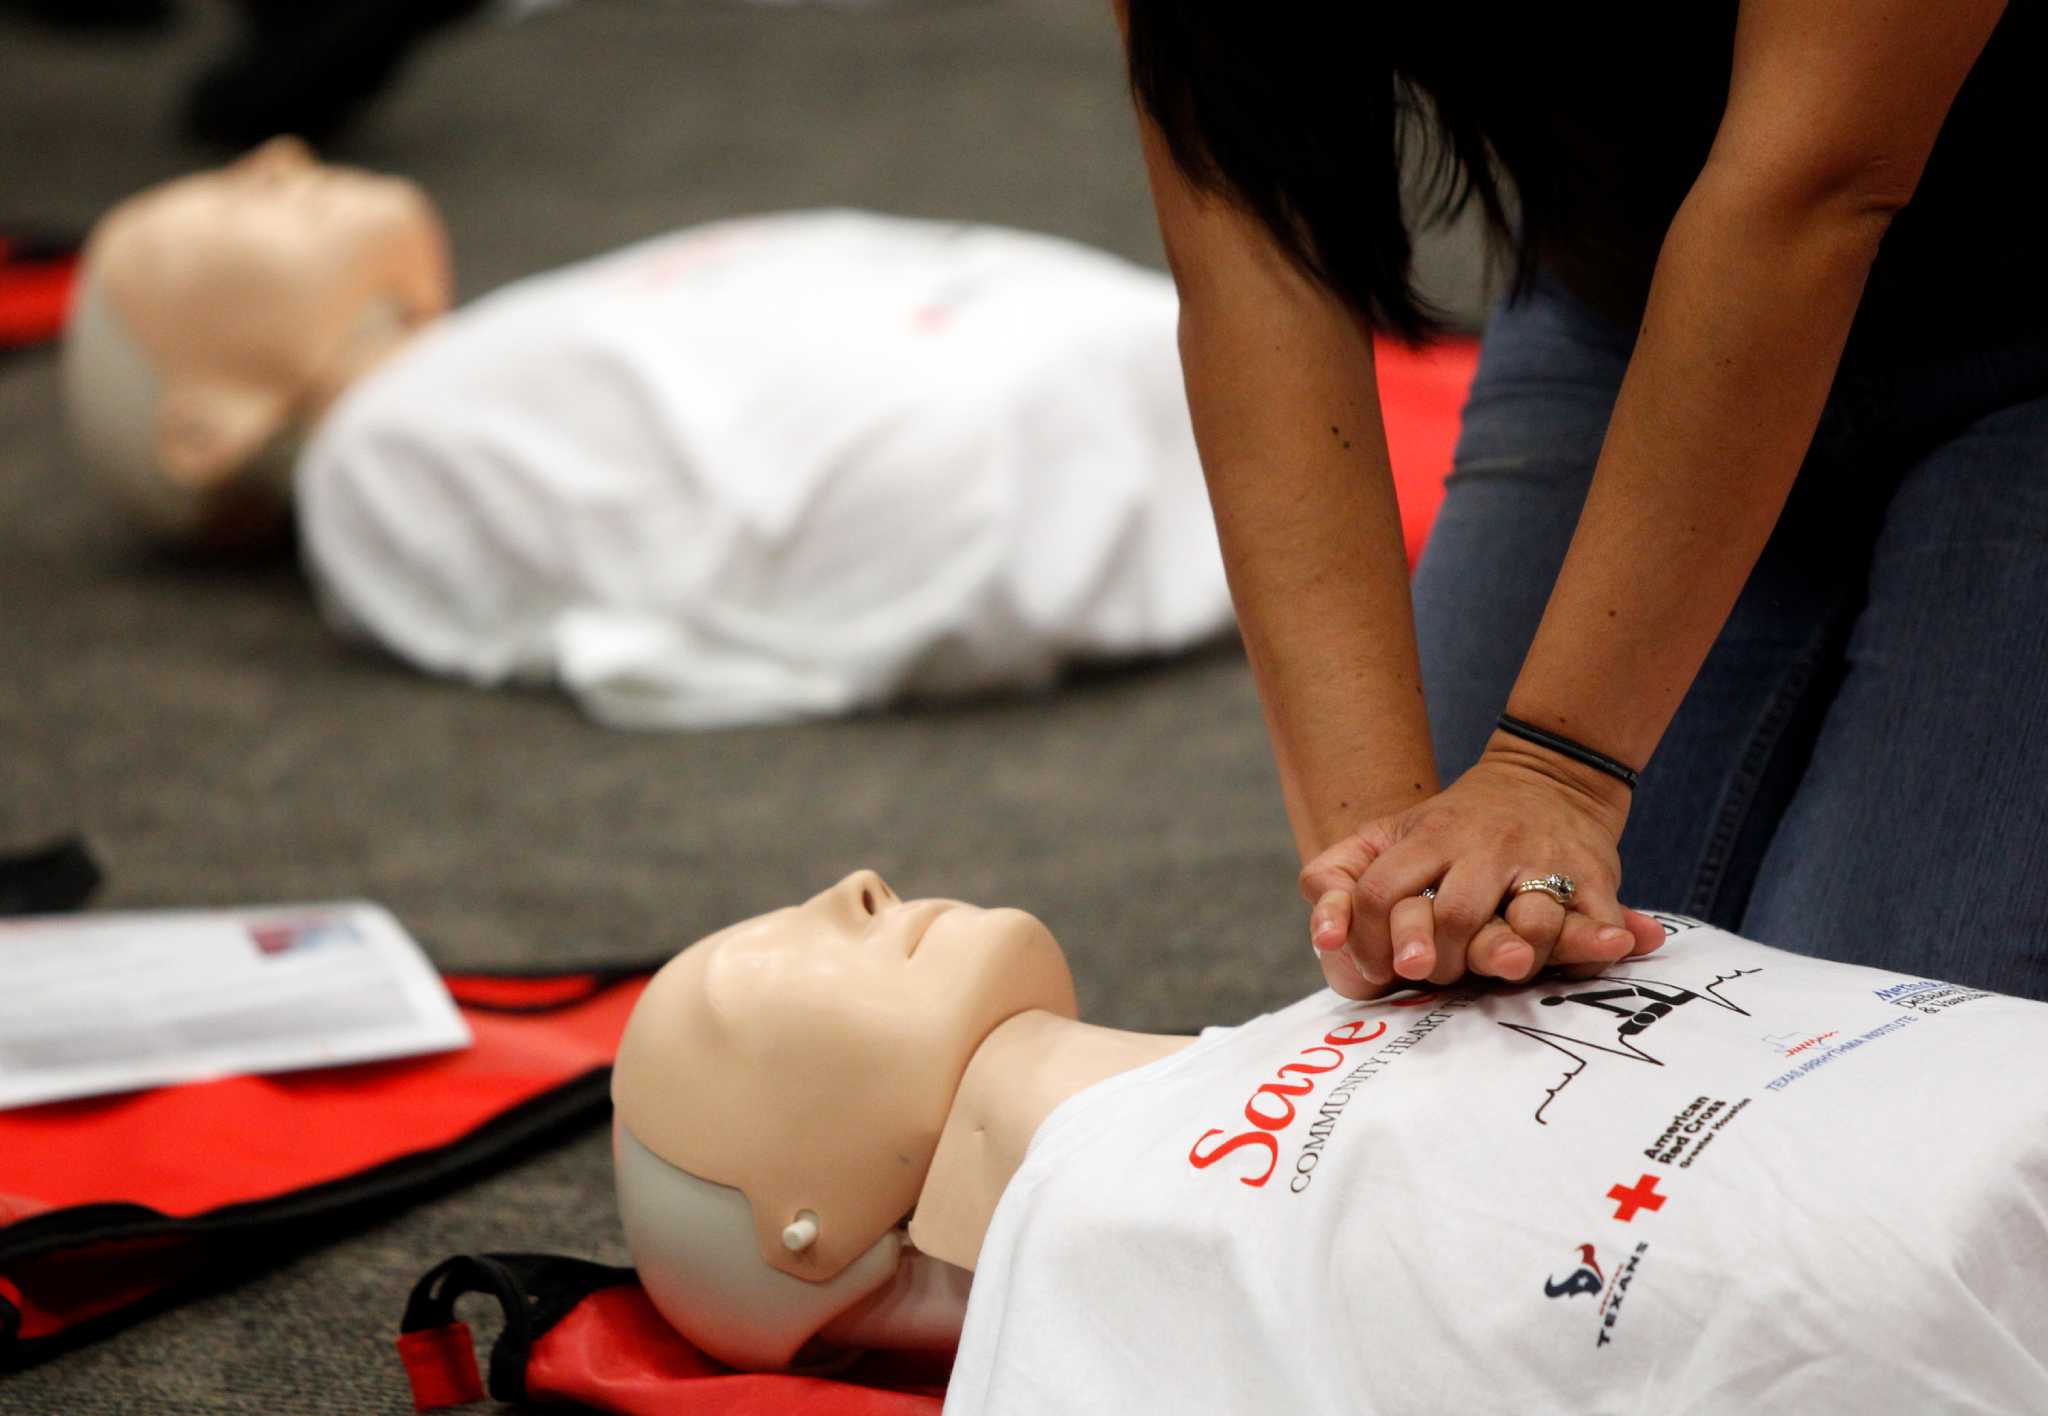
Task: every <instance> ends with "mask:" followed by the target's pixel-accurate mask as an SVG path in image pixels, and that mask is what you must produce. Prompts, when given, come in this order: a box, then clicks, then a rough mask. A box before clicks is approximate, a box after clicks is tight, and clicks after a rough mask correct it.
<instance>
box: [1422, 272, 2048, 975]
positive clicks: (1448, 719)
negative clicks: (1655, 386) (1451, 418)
mask: <svg viewBox="0 0 2048 1416" xmlns="http://www.w3.org/2000/svg"><path fill="white" fill-rule="evenodd" d="M1632 339H1633V334H1632V332H1631V331H1628V330H1625V329H1620V328H1617V327H1616V326H1614V325H1612V324H1609V323H1607V322H1605V321H1603V320H1602V319H1601V318H1599V317H1598V316H1596V315H1594V314H1593V313H1592V312H1591V311H1590V310H1587V309H1586V308H1585V307H1583V306H1582V305H1580V304H1579V303H1578V302H1577V301H1576V300H1574V299H1573V298H1572V297H1571V296H1570V295H1568V294H1566V293H1565V292H1563V291H1561V290H1559V289H1557V288H1556V287H1554V286H1552V285H1549V284H1547V283H1539V284H1538V286H1537V288H1536V289H1535V290H1534V291H1532V292H1531V293H1530V294H1528V295H1526V296H1524V297H1523V298H1522V299H1520V300H1517V301H1515V302H1513V303H1511V304H1508V305H1505V306H1503V307H1502V308H1501V309H1500V310H1499V311H1497V312H1496V313H1495V315H1494V317H1493V319H1492V321H1491V323H1490V324H1489V325H1488V327H1487V331H1486V338H1485V342H1484V344H1483V346H1482V349H1481V354H1480V361H1479V373H1478V376H1477V378H1476V379H1475V381H1474V383H1473V386H1472V392H1471V397H1470V400H1469V402H1468V403H1467V405H1466V408H1465V420H1464V429H1463V432H1462V433H1461V435H1460V437H1459V440H1458V450H1457V458H1456V463H1455V467H1454V470H1453V473H1452V476H1451V479H1450V482H1449V484H1448V487H1447V489H1446V493H1445V498H1444V504H1443V509H1442V511H1441V513H1440V514H1439V516H1438V519H1437V522H1436V526H1435V529H1434V531H1433V532H1432V534H1431V536H1430V540H1429V545H1428V548H1427V550H1426V551H1425V553H1424V555H1423V557H1422V563H1421V565H1420V566H1419V567H1418V569H1417V572H1416V577H1415V587H1414V589H1415V613H1416V627H1417V631H1418V633H1419V635H1420V639H1421V648H1422V675H1423V684H1424V688H1425V691H1426V693H1427V695H1428V702H1429V707H1430V718H1431V729H1432V732H1433V735H1434V739H1435V748H1436V757H1437V763H1438V765H1439V767H1440V768H1441V770H1442V772H1443V773H1444V779H1445V781H1446V782H1448V781H1449V780H1451V779H1452V778H1453V777H1455V776H1456V775H1457V774H1458V773H1460V772H1462V771H1463V770H1464V769H1465V768H1466V767H1468V766H1470V765H1471V764H1472V762H1473V761H1474V760H1475V759H1476V758H1477V757H1478V755H1479V752H1480V750H1481V748H1482V747H1483V746H1484V744H1485V742H1486V738H1487V736H1488V734H1489V732H1490V731H1491V729H1492V725H1493V720H1494V718H1495V716H1496V715H1497V714H1499V712H1500V711H1501V709H1502V707H1503V705H1504V704H1505V703H1506V701H1507V696H1508V692H1509V690H1510V688H1511V687H1512V685H1513V683H1514V680H1515V676H1516V675H1517V673H1518V672H1519V671H1520V668H1521V662H1522V658H1523V656H1524V655H1525V654H1526V653H1527V651H1528V646H1529V642H1530V640H1531V638H1532V637H1533V635H1534V633H1535V630H1536V625H1537V622H1538V620H1539V619H1540V618H1541V617H1542V614H1543V607H1544V603H1545V601H1546V599H1547V598H1548V596H1549V594H1550V589H1551V585H1552V583H1553V581H1554V580H1555V579H1556V576H1557V571H1558V568H1559V566H1560V565H1561V564H1562V563H1563V560H1564V554H1565V548H1566V546H1567V544H1568V543H1569V542H1570V540H1571V535H1572V531H1573V528H1574V526H1575V525H1576V523H1577V520H1578V514H1579V510H1580V507H1581V505H1582V504H1583V502H1584V500H1585V495H1586V489H1587V487H1588V485H1589V483H1590V482H1591V479H1592V473H1593V464H1594V461H1595V459H1596V457H1597V456H1598V454H1599V450H1600V442H1601V438H1602V436H1603V434H1604V433H1605V430H1606V426H1607V419H1608V415H1609V413H1610V412H1611V411H1612V409H1613V407H1614V399H1615V395H1616V392H1617V391H1618V389H1619V387H1620V383H1621V377H1622V372H1623V370H1624V368H1625V367H1626V364H1627V360H1628V355H1629V350H1630V347H1631V343H1632ZM1648 549H1649V550H1650V551H1651V552H1652V553H1653V554H1654V551H1655V547H1654V546H1652V547H1650V548H1648ZM1666 573H1668V574H1672V575H1679V576H1682V575H1684V574H1685V573H1686V571H1685V567H1684V566H1682V565H1672V566H1669V567H1668V568H1667V571H1666ZM1594 746H1599V744H1597V743H1595V744H1594ZM1621 861H1622V897H1623V898H1624V899H1625V900H1627V901H1629V902H1630V903H1632V904H1635V905H1638V906H1641V907H1645V908H1658V909H1671V910H1676V911H1678V912H1680V913H1684V914H1690V915H1694V916H1697V917H1700V918H1703V919H1706V920H1709V921H1711V922H1712V923H1715V924H1718V925H1721V926H1723V927H1724V928H1728V929H1731V930H1735V931H1738V932H1740V933H1742V934H1745V935H1747V936H1749V937H1751V938H1755V939H1760V940H1763V941H1765V942H1767V943H1771V944H1776V945H1779V946H1781V947H1783V948H1787V949H1792V950H1797V951H1798V952H1801V953H1806V954H1816V955H1820V956H1822V957H1825V958H1833V959H1844V960H1849V961H1852V962H1855V963H1861V964H1870V965H1874V966H1877V967H1881V968H1886V969H1892V970H1896V971H1899V972H1902V973H1912V974H1922V975H1927V976H1930V977H1937V978H1944V979H1949V980H1952V981H1955V982H1959V983H1970V984H1976V985H1979V986H1982V987H1987V988H1995V989H1999V990H2003V991H2005V992H2010V993H2018V994H2023V995H2026V996H2029V997H2034V998H2048V335H2044V336H2042V337H2040V338H2037V339H2034V340H2031V341H2029V342H2027V343H2026V344H2024V345H2015V346H2012V347H2006V348H1999V349H1985V350H1974V351H1963V352H1957V351H1944V352H1942V353H1940V354H1939V355H1930V356H1928V357H1926V358H1925V359H1924V360H1923V361H1921V362H1917V363H1915V362H1912V361H1910V360H1902V359H1899V358H1896V357H1895V358H1891V359H1882V360H1880V359H1876V358H1867V357H1864V356H1862V355H1860V354H1859V353H1858V352H1857V351H1856V350H1855V349H1854V348H1853V347H1852V350H1851V352H1850V354H1849V355H1848V356H1847V357H1846V358H1845V359H1844V362H1843V367H1842V372H1841V374H1840V376H1839V377H1838V378H1837V379H1836V381H1835V387H1834V390H1833V393H1832V395H1831V396H1830V398H1829V401H1828V405H1827V409H1826V411H1825V413H1824V414H1823V416H1822V419H1821V423H1820V428H1819V431H1818V433H1817V435H1816V436H1815V439H1814V443H1813V448H1812V451H1811V453H1810V454H1809V456H1808V459H1807V462H1806V465H1805V466H1804V467H1803V468H1802V469H1801V472H1800V475H1799V480H1798V482H1797V484H1796V486H1795V488H1794V490H1793V493H1792V497H1791V500H1790V503H1789V504H1788V506H1787V507H1786V510H1785V514H1784V516H1783V518H1782V519H1781V520H1780V522H1779V524H1778V526H1777V529H1776V531H1775V533H1774V534H1773V536H1772V537H1771V540H1770V543H1769V544H1768V546H1766V548H1765V550H1764V552H1763V555H1762V557H1761V558H1760V560H1759V561H1758V563H1757V566H1756V569H1755V571H1754V573H1752V574H1751V576H1750V578H1749V581H1748V583H1747V585H1746V586H1745V588H1744V589H1743V592H1742V594H1741V597H1740V599H1739V600H1738V601H1737V603H1736V606H1735V609H1734V612H1733V614H1732V615H1731V616H1730V617H1729V620H1728V623H1727V626H1726V627H1725V628H1724V629H1723V630H1722V632H1721V636H1720V638H1719V639H1718V640H1716V641H1715V644H1714V647H1713V649H1712V651H1711V653H1709V655H1708V657H1707V660H1706V664H1705V666H1704V668H1703V669H1702V671H1701V673H1700V675H1699V677H1698V679H1697V680H1696V681H1695V682H1694V684H1693V687H1692V690H1691V691H1690V692H1689V693H1688V694H1687V696H1686V698H1685V701H1684V703H1683V704H1682V705H1681V706H1680V708H1679V710H1678V713H1677V716H1676V717H1675V718H1674V719H1673V721H1672V723H1671V726H1670V729H1669V731H1668V732H1667V733H1666V734H1665V737H1664V739H1663V741H1662V743H1661V744H1660V745H1659V746H1658V748H1657V751H1656V754H1655V756H1654V757H1653V758H1652V759H1651V761H1650V763H1649V765H1648V766H1647V767H1646V768H1645V770H1644V772H1643V776H1642V782H1641V784H1640V786H1639V787H1638V789H1637V791H1636V793H1635V799H1634V804H1633V806H1632V808H1631V811H1630V814H1629V820H1628V827H1627V830H1626V832H1625V833H1624V835H1623V839H1622V842H1621Z"/></svg>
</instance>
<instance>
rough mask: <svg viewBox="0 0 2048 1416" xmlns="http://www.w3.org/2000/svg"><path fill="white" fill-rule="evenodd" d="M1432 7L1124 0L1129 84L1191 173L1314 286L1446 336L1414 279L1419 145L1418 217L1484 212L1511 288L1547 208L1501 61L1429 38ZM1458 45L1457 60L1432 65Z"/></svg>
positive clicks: (1410, 335)
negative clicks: (1407, 169)
mask: <svg viewBox="0 0 2048 1416" xmlns="http://www.w3.org/2000/svg"><path fill="white" fill-rule="evenodd" d="M1428 8H1429V7H1426V6H1423V7H1411V6H1409V5H1406V4H1402V5H1391V4H1389V5H1373V4H1357V3H1351V4H1342V3H1336V0H1321V3H1318V0H1294V3H1289V4H1286V5H1284V6H1269V5H1267V4H1263V3H1259V0H1128V14H1129V48H1130V76H1131V88H1132V90H1133V92H1134V93H1135V95H1136V97H1137V100H1138V102H1139V103H1140V104H1141V105H1142V106H1143V108H1144V110H1145V111H1146V113H1148V114H1149V115H1150V116H1151V117H1152V119H1153V120H1154V121H1155V122H1156V123H1157V124H1158V125H1159V127H1160V130H1161V131H1162V132H1163V133H1164V135H1165V138H1166V142H1167V145H1168V147H1169V149H1170V150H1171V151H1172V154H1173V158H1174V161H1175V162H1176V163H1177V164H1178V165H1179V167H1180V169H1181V170H1182V172H1183V173H1184V174H1186V176H1187V178H1188V180H1189V181H1190V182H1192V183H1193V184H1194V185H1195V186H1196V187H1197V188H1199V189H1201V190H1204V191H1208V192H1212V193H1215V194H1217V195H1220V196H1223V197H1225V198H1226V199H1229V200H1232V201H1235V202H1237V203H1238V204H1239V205H1241V206H1243V207H1244V208H1245V209H1246V210H1248V211H1250V212H1251V213H1252V214H1253V215H1255V216H1256V217H1257V218H1258V219H1259V220H1260V221H1261V222H1262V223H1263V224H1264V225H1265V227H1266V229H1267V230H1268V231H1270V232H1271V233H1272V235H1273V238H1274V240H1275V241H1276V242H1277V243H1278V245H1279V247H1280V249H1281V250H1282V251H1284V252H1285V253H1286V254H1287V255H1288V257H1289V258H1290V259H1292V260H1293V261H1294V262H1295V264H1296V265H1298V266H1299V267H1300V268H1301V269H1302V270H1303V271H1305V272H1306V273H1307V274H1308V275H1309V276H1310V277H1312V278H1313V279H1315V280H1316V281H1318V282H1320V283H1321V284H1322V285H1323V286H1325V287H1326V288H1328V289H1329V290H1331V291H1333V292H1334V293H1335V294H1336V295H1338V296H1339V297H1340V298H1341V299H1343V300H1344V301H1345V302H1346V303H1347V304H1349V305H1350V306H1351V308H1352V309H1353V310H1355V311H1357V312H1358V313H1359V315H1361V316H1362V317H1364V318H1365V319H1366V320H1368V321H1369V322H1370V323H1371V324H1372V325H1373V326H1374V327H1376V328H1378V329H1382V330H1385V331H1387V332H1389V333H1391V334H1395V335H1398V336H1400V337H1402V338H1405V339H1410V340H1413V339H1419V338H1423V337H1425V336H1427V335H1429V334H1431V333H1434V332H1436V331H1438V330H1440V329H1441V328H1442V326H1443V316H1442V313H1441V312H1440V311H1439V310H1437V309H1435V308H1433V307H1432V306H1431V305H1430V304H1429V303H1428V301H1426V300H1425V299H1424V298H1423V297H1422V296H1421V295H1420V294H1419V293H1418V292H1417V290H1416V288H1415V282H1414V278H1413V273H1412V269H1411V265H1412V255H1413V239H1412V236H1411V233H1410V231H1409V226H1408V218H1407V217H1406V216H1405V215H1404V211H1403V202H1402V179H1403V156H1404V153H1405V152H1407V151H1408V150H1409V149H1410V147H1411V145H1412V144H1415V143H1423V144H1426V147H1425V148H1424V149H1422V151H1424V152H1425V153H1426V154H1427V155H1428V158H1429V160H1428V161H1427V162H1425V163H1423V164H1421V166H1420V170H1421V172H1422V175H1423V177H1424V181H1423V187H1422V190H1421V192H1420V193H1419V194H1415V195H1417V196H1419V201H1417V202H1415V204H1414V206H1415V211H1416V215H1417V217H1418V219H1419V221H1420V222H1422V223H1424V224H1426V223H1428V222H1431V221H1439V220H1446V219H1448V218H1450V217H1452V216H1454V215H1456V214H1457V213H1458V212H1460V211H1461V210H1463V209H1464V208H1465V207H1466V206H1468V205H1469V204H1470V203H1472V202H1474V201H1476V202H1478V204H1479V206H1480V209H1481V210H1482V212H1483V213H1484V215H1485V218H1486V223H1487V225H1488V226H1489V227H1490V228H1491V230H1492V232H1493V233H1494V235H1495V237H1496V238H1497V249H1503V250H1507V251H1511V252H1512V258H1513V265H1514V269H1515V272H1516V275H1517V278H1518V279H1519V278H1521V277H1522V276H1525V275H1526V274H1527V273H1528V271H1529V270H1530V269H1531V268H1532V265H1533V262H1532V260H1531V254H1532V252H1533V250H1534V247H1535V244H1536V240H1537V237H1538V235H1539V232H1540V229H1541V228H1542V226H1543V224H1544V216H1545V213H1546V211H1547V209H1548V207H1549V205H1550V203H1549V201H1548V196H1549V193H1548V187H1547V177H1546V175H1545V172H1544V163H1543V161H1542V154H1543V147H1542V144H1541V138H1540V135H1538V134H1535V133H1533V132H1530V131H1528V130H1527V129H1526V127H1521V126H1518V125H1515V124H1509V123H1500V122H1497V121H1494V115H1493V114H1492V113H1491V112H1490V111H1489V106H1490V103H1491V102H1492V101H1493V100H1492V98H1491V95H1493V94H1494V93H1496V92H1497V91H1498V90H1497V88H1496V86H1495V84H1494V78H1495V77H1496V76H1494V75H1492V74H1490V73H1489V72H1487V71H1488V69H1489V68H1490V67H1491V66H1490V65H1489V64H1487V63H1486V62H1485V61H1484V60H1483V59H1474V58H1473V57H1472V48H1473V46H1472V45H1471V43H1470V37H1469V36H1467V37H1465V39H1466V42H1465V43H1463V44H1459V43H1456V42H1455V41H1456V40H1457V38H1458V37H1457V36H1451V35H1445V36H1436V35H1432V34H1429V33H1426V32H1425V29H1424V27H1425V26H1426V25H1428V24H1429V23H1431V22H1430V21H1428V20H1426V19H1422V18H1419V17H1418V16H1417V15H1416V14H1415V12H1416V11H1419V10H1426V9H1428ZM1403 11H1407V12H1409V14H1408V15H1406V16H1404V15H1403V14H1401V13H1400V12H1403ZM1283 15H1284V16H1285V18H1282V16H1283ZM1439 39H1441V40H1444V41H1449V42H1444V43H1438V42H1436V41H1437V40H1439ZM1461 51H1462V53H1463V54H1464V56H1465V58H1464V60H1463V61H1462V62H1460V63H1457V64H1447V65H1446V64H1437V63H1435V62H1433V61H1432V59H1431V57H1430V56H1431V55H1432V54H1433V53H1435V54H1457V53H1459V52H1461ZM1510 172H1513V173H1514V174H1515V177H1516V178H1517V179H1519V180H1517V181H1515V182H1513V183H1512V184H1511V183H1510V180H1509V177H1508V174H1509V173H1510ZM1410 175H1411V177H1412V176H1413V175H1414V174H1413V172H1412V171H1411V173H1410Z"/></svg>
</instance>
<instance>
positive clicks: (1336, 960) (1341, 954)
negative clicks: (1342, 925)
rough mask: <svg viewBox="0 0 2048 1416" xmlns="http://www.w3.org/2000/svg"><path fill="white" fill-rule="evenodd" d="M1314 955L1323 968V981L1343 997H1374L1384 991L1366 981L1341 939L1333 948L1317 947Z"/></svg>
mask: <svg viewBox="0 0 2048 1416" xmlns="http://www.w3.org/2000/svg"><path fill="white" fill-rule="evenodd" d="M1315 955H1316V962H1317V963H1318V964H1319V965H1321V967H1322V970H1323V982H1324V983H1326V984H1328V985H1329V986H1330V987H1331V988H1332V989H1335V990H1336V991H1337V992H1338V993H1340V994H1342V995H1343V996H1344V997H1346V998H1376V997H1378V996H1379V995H1380V994H1381V993H1382V992H1384V991H1385V990H1384V989H1379V988H1375V987H1373V986H1372V984H1370V983H1368V982H1366V978H1365V975H1364V974H1362V973H1360V972H1359V971H1358V963H1357V961H1356V960H1354V959H1353V958H1352V957H1351V951H1350V949H1348V948H1347V947H1345V945H1344V943H1343V941H1341V940H1340V941H1339V942H1338V946H1337V947H1336V948H1335V949H1323V948H1318V949H1317V950H1316V951H1315Z"/></svg>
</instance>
